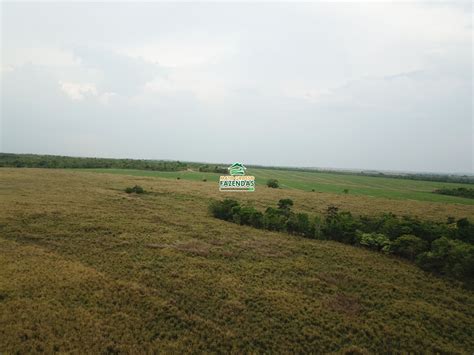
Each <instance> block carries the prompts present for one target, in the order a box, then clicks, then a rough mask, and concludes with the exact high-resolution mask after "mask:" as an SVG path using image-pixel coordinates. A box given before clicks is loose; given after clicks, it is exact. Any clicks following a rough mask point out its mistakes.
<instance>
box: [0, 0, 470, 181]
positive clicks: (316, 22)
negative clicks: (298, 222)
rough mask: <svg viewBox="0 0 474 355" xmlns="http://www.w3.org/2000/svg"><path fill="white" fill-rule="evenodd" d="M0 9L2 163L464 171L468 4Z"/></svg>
mask: <svg viewBox="0 0 474 355" xmlns="http://www.w3.org/2000/svg"><path fill="white" fill-rule="evenodd" d="M0 6H1V10H2V18H1V24H2V25H1V26H2V27H1V32H2V49H1V53H2V58H1V59H2V62H1V74H0V79H1V89H2V90H1V103H2V106H1V126H0V127H1V128H0V129H1V140H0V151H2V152H17V153H42V154H61V155H73V156H98V157H129V158H151V159H179V160H185V161H210V162H226V163H227V162H233V161H242V162H244V163H247V164H264V165H284V166H314V167H335V168H356V169H359V168H360V169H384V170H404V171H407V170H408V171H434V172H468V173H473V172H474V170H473V165H474V162H473V160H474V152H473V135H474V131H473V116H472V101H473V87H472V71H473V64H472V63H473V58H472V36H473V29H472V16H473V12H472V5H471V3H470V1H469V2H456V3H448V2H443V3H415V2H412V3H409V2H403V3H388V2H385V3H380V2H364V3H362V2H361V3H356V2H353V3H339V2H336V3H334V2H333V3H328V2H319V3H312V4H307V3H306V4H303V3H260V4H250V3H225V4H217V3H120V4H119V3H101V4H97V3H82V4H81V3H65V4H54V3H36V4H35V3H2V4H1V5H0Z"/></svg>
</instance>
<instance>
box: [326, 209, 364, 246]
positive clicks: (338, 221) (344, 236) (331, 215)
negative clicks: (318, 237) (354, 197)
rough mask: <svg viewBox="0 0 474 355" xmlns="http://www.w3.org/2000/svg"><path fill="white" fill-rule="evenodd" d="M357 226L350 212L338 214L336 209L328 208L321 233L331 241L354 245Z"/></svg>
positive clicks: (358, 224) (357, 223)
mask: <svg viewBox="0 0 474 355" xmlns="http://www.w3.org/2000/svg"><path fill="white" fill-rule="evenodd" d="M359 226H360V223H359V222H358V221H357V219H356V218H354V217H353V216H352V214H351V213H350V212H338V209H337V207H334V206H329V207H328V209H327V212H326V224H325V226H324V229H323V232H324V234H325V235H326V236H327V237H328V238H329V239H331V240H336V241H338V242H342V243H346V244H354V242H355V236H356V231H357V230H358V229H360V228H359Z"/></svg>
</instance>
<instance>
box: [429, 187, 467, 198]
mask: <svg viewBox="0 0 474 355" xmlns="http://www.w3.org/2000/svg"><path fill="white" fill-rule="evenodd" d="M433 192H434V193H435V194H440V195H450V196H458V197H465V198H474V189H472V188H467V187H458V188H453V189H448V188H444V189H436V190H434V191H433Z"/></svg>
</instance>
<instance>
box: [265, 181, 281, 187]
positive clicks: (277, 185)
mask: <svg viewBox="0 0 474 355" xmlns="http://www.w3.org/2000/svg"><path fill="white" fill-rule="evenodd" d="M267 186H268V187H271V188H272V189H278V188H279V187H280V184H279V182H278V180H277V179H268V180H267Z"/></svg>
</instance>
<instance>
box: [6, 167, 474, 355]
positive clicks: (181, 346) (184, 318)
mask: <svg viewBox="0 0 474 355" xmlns="http://www.w3.org/2000/svg"><path fill="white" fill-rule="evenodd" d="M201 179H202V177H201ZM201 179H199V180H197V181H193V180H187V181H186V180H184V177H183V178H182V179H181V180H177V179H176V178H174V179H163V178H157V177H156V176H153V177H146V176H129V175H123V174H97V173H87V172H80V171H66V170H59V169H57V170H52V169H5V168H3V169H0V197H1V198H0V352H1V353H31V352H47V353H52V352H76V353H119V352H129V353H140V352H141V353H144V352H153V351H155V352H156V351H161V352H164V353H182V352H190V351H193V352H221V353H222V352H233V353H242V352H253V353H255V352H291V353H298V352H299V353H301V352H312V353H314V352H324V353H327V352H339V353H354V352H356V353H357V352H359V353H360V352H362V353H363V352H369V353H389V352H391V353H393V352H413V353H466V354H469V353H472V352H473V351H474V340H473V339H474V337H473V331H472V330H473V329H474V294H473V292H472V290H469V289H467V288H466V287H465V285H464V284H463V283H461V282H458V281H454V280H450V279H447V278H444V277H437V276H434V275H433V274H432V273H428V272H425V271H423V270H422V269H420V268H418V267H416V266H415V265H414V264H413V263H412V262H411V261H408V260H405V259H403V258H399V257H397V256H387V255H385V254H384V253H375V252H373V251H371V250H367V249H366V248H355V247H354V246H351V245H346V244H343V243H339V242H336V241H333V240H318V239H309V238H301V237H300V236H296V235H290V234H286V233H280V232H275V231H269V230H264V229H257V228H253V227H251V226H247V225H240V224H236V223H228V222H226V221H223V220H220V219H217V218H214V217H213V216H212V215H210V214H209V212H208V209H207V208H208V205H209V204H210V203H211V202H212V201H215V200H220V199H222V193H220V192H219V191H218V189H217V186H218V185H217V184H216V183H215V182H213V181H211V180H210V179H208V181H207V182H203V181H201ZM279 180H280V179H279ZM264 181H266V180H264ZM135 185H138V186H142V187H143V188H144V189H145V190H146V191H147V193H145V194H134V193H132V194H127V193H126V192H125V191H124V190H125V188H126V187H127V186H135ZM339 191H341V189H339ZM352 191H353V188H352V187H351V194H347V195H344V194H334V193H325V192H321V193H313V192H310V191H303V190H297V189H270V188H266V187H264V186H261V187H260V188H257V189H256V191H255V192H252V193H238V194H237V193H236V194H232V197H233V198H234V197H235V200H236V201H237V202H238V203H239V205H240V206H248V207H253V208H255V209H258V210H260V211H261V210H264V209H265V208H267V207H268V206H276V207H275V209H290V211H292V212H294V213H307V214H308V215H318V214H321V215H324V214H325V213H327V211H328V207H329V206H330V205H333V206H335V207H338V208H339V210H338V211H337V213H338V214H339V213H341V212H339V211H348V212H351V214H352V215H353V216H362V215H369V216H376V215H378V214H380V213H381V212H387V213H390V212H391V213H394V214H397V215H403V214H410V215H416V214H418V215H419V218H420V219H422V220H423V221H425V220H433V221H441V220H443V221H444V220H446V219H447V217H449V216H452V217H453V218H455V221H456V223H457V221H458V220H459V219H461V218H463V217H466V216H467V217H471V216H473V215H474V213H473V206H472V205H466V204H465V205H461V204H440V203H434V202H420V201H409V200H395V199H384V198H371V197H368V196H362V195H355V194H353V193H352ZM280 200H282V201H280ZM292 202H293V205H292V204H291V203H292ZM242 208H244V207H242ZM334 212H335V210H334ZM242 215H243V216H245V213H243V214H242ZM244 218H245V217H244ZM303 224H304V223H303ZM369 234H370V233H369ZM397 240H398V242H397V243H396V245H395V246H396V248H397V253H400V255H402V256H403V257H406V258H407V259H410V255H412V256H413V255H416V254H417V250H418V248H424V247H425V245H424V244H423V243H419V241H418V240H415V241H413V237H412V236H410V235H405V236H404V237H403V239H397ZM438 240H440V239H438ZM450 241H451V239H450ZM360 243H361V244H363V243H366V244H367V245H377V248H379V247H381V248H382V249H383V244H384V240H383V238H379V236H377V235H370V236H364V235H360ZM440 248H444V246H442V245H440Z"/></svg>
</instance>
